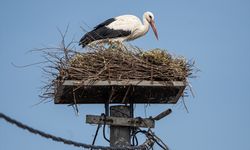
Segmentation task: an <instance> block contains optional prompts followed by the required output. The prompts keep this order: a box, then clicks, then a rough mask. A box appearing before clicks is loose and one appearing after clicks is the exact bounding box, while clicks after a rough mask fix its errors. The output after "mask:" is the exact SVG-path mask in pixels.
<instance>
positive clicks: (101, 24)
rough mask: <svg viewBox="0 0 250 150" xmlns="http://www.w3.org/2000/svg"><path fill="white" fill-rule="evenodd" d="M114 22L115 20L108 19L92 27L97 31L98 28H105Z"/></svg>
mask: <svg viewBox="0 0 250 150" xmlns="http://www.w3.org/2000/svg"><path fill="white" fill-rule="evenodd" d="M114 21H115V18H110V19H108V20H106V21H104V22H102V23H100V24H98V25H97V26H95V27H94V29H98V28H101V27H104V26H107V25H109V24H110V23H112V22H114Z"/></svg>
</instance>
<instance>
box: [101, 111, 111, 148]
mask: <svg viewBox="0 0 250 150" xmlns="http://www.w3.org/2000/svg"><path fill="white" fill-rule="evenodd" d="M102 116H103V117H104V119H103V121H104V124H103V130H102V135H103V138H104V139H105V140H106V141H107V142H109V143H110V140H109V139H108V138H107V137H106V133H105V129H106V115H105V114H102Z"/></svg>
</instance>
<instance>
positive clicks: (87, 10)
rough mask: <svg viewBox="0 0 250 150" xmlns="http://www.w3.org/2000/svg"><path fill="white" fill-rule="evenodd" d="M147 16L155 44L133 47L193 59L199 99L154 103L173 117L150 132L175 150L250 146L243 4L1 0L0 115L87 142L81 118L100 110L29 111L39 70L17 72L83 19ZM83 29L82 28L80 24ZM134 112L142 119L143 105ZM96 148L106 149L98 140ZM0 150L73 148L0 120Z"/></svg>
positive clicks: (43, 107)
mask: <svg viewBox="0 0 250 150" xmlns="http://www.w3.org/2000/svg"><path fill="white" fill-rule="evenodd" d="M148 10H149V11H152V12H153V13H154V15H155V18H156V25H157V28H158V32H159V38H160V40H159V41H156V40H155V37H154V35H153V33H152V31H150V32H149V33H148V34H147V35H146V36H145V37H143V38H140V39H137V40H135V41H133V42H132V44H135V45H137V46H139V47H142V48H145V49H150V48H155V47H159V48H164V49H168V50H169V51H170V52H171V53H174V54H177V55H184V56H185V57H187V58H188V59H194V60H195V61H196V65H197V67H198V68H200V69H201V72H200V73H199V74H198V75H199V77H198V78H197V79H194V80H191V82H192V85H193V87H194V89H195V93H196V97H195V98H192V97H189V98H186V99H185V100H186V103H187V105H188V108H189V111H190V113H187V112H186V111H185V109H184V107H183V105H181V104H178V105H177V106H172V105H151V106H150V107H147V109H146V110H147V114H148V115H155V114H157V113H159V112H161V111H163V110H165V109H167V108H172V109H173V113H172V114H171V115H170V116H169V117H168V118H166V119H164V120H161V121H159V122H157V124H156V129H155V132H156V134H157V135H159V136H160V137H161V138H162V139H163V140H164V141H165V142H166V143H167V144H168V145H169V147H170V148H171V149H172V150H183V149H185V150H211V149H214V150H235V149H240V150H249V149H250V92H249V84H250V67H249V66H250V59H249V58H250V19H249V18H250V1H247V0H207V1H204V0H189V1H186V0H164V1H163V0H162V1H150V2H146V1H139V0H138V1H132V0H130V1H117V0H106V1H99V0H91V1H83V0H81V1H80V0H74V1H66V0H63V1H61V0H60V1H59V0H54V1H51V0H43V1H41V0H40V1H38V0H22V1H17V0H16V1H14V0H9V1H1V2H0V20H1V21H0V22H1V23H0V41H1V44H0V66H1V73H0V83H1V86H0V93H1V98H0V112H3V113H5V114H7V115H9V116H11V117H13V118H15V119H17V120H20V121H22V122H24V123H26V124H29V125H31V126H32V127H35V128H38V129H41V130H43V131H46V132H49V133H52V134H55V135H58V136H62V137H65V138H68V139H72V140H76V141H80V142H84V143H91V141H92V139H93V134H94V131H95V129H96V127H95V126H91V125H87V124H85V123H84V122H85V115H86V114H100V113H101V112H103V106H102V105H81V106H80V116H79V117H76V116H75V115H74V112H73V110H72V108H71V107H67V106H64V105H54V104H53V102H49V103H46V104H40V105H37V106H33V105H34V104H36V103H37V102H39V100H40V99H39V97H38V95H39V94H40V92H41V91H40V89H39V88H40V87H41V86H42V85H43V83H42V81H44V78H43V74H42V70H41V68H40V67H39V66H31V67H28V68H15V67H13V66H12V65H11V63H15V64H18V65H25V64H30V63H34V62H37V61H41V60H42V57H41V56H40V54H38V53H26V52H27V51H28V50H31V49H33V48H40V47H43V46H56V45H58V44H59V40H60V36H59V34H58V31H57V29H56V28H57V27H58V28H60V29H65V28H66V26H67V25H68V24H69V25H70V28H69V31H70V32H69V37H70V38H72V37H74V38H75V39H76V40H78V39H79V38H80V37H81V36H82V34H83V32H82V30H81V29H80V26H84V24H83V22H86V23H87V24H88V25H89V26H91V27H93V26H94V25H96V24H97V23H99V22H101V21H104V20H105V19H107V18H109V17H113V16H117V15H121V14H127V13H130V14H135V15H137V16H139V17H141V16H142V14H143V12H144V11H148ZM84 27H86V26H84ZM136 108H137V110H136V114H137V115H141V116H143V117H144V107H143V105H137V107H136ZM97 143H98V144H100V145H107V143H106V142H104V140H103V138H102V137H101V136H99V137H98V140H97ZM0 149H1V150H16V149H27V150H33V149H36V150H43V149H60V150H73V149H77V148H75V147H72V146H67V145H63V144H61V143H55V142H53V141H51V140H47V139H44V138H41V137H39V136H37V135H32V134H30V133H28V132H27V131H24V130H21V129H19V128H16V127H15V126H12V125H9V124H7V123H6V122H4V121H2V120H0Z"/></svg>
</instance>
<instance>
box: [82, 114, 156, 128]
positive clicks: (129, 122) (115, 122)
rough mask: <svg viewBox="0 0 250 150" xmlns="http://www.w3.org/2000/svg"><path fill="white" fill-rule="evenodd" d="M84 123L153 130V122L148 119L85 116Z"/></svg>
mask: <svg viewBox="0 0 250 150" xmlns="http://www.w3.org/2000/svg"><path fill="white" fill-rule="evenodd" d="M86 123H89V124H106V125H112V126H127V127H142V128H154V126H155V122H154V120H152V119H149V118H121V117H109V116H106V117H105V119H104V117H103V116H96V115H86Z"/></svg>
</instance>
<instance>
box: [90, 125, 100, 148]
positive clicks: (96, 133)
mask: <svg viewBox="0 0 250 150" xmlns="http://www.w3.org/2000/svg"><path fill="white" fill-rule="evenodd" d="M100 127H101V124H98V126H97V128H96V132H95V137H94V139H93V142H92V145H95V140H96V137H97V135H98V132H99V129H100ZM90 150H92V148H91V149H90Z"/></svg>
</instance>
